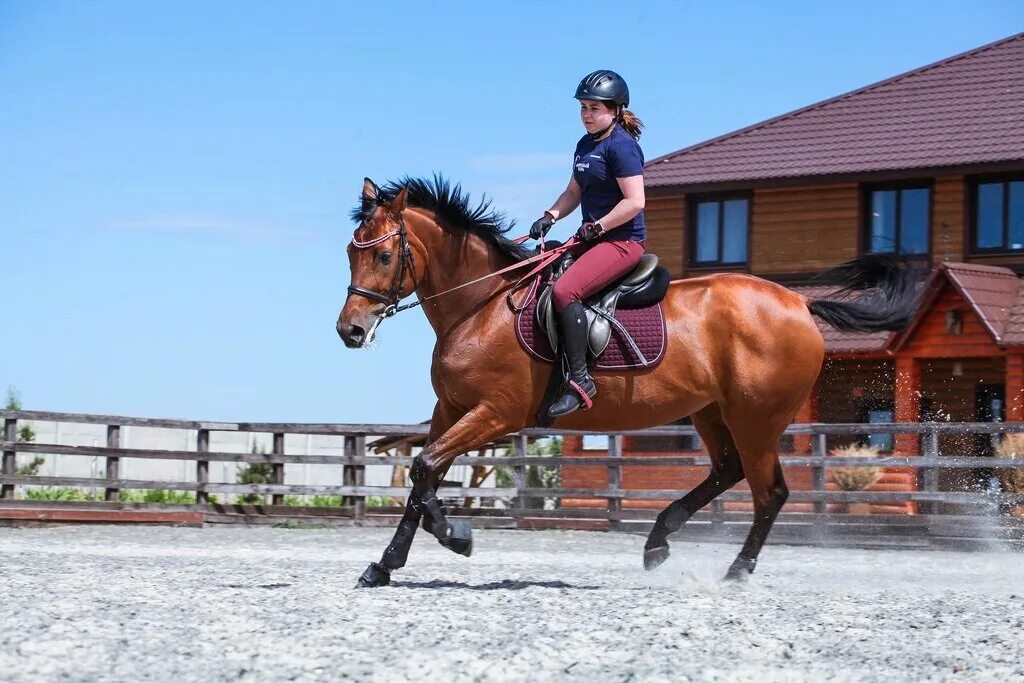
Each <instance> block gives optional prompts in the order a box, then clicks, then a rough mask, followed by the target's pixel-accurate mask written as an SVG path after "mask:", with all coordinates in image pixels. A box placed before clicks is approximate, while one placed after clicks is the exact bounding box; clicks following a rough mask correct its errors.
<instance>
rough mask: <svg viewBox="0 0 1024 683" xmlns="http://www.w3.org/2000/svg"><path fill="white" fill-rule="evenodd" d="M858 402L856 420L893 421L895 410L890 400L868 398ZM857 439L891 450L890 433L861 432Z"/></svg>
mask: <svg viewBox="0 0 1024 683" xmlns="http://www.w3.org/2000/svg"><path fill="white" fill-rule="evenodd" d="M859 403H860V404H859V406H858V410H857V422H867V423H869V424H878V423H889V422H893V421H894V420H895V419H896V411H895V408H894V406H893V403H892V401H889V400H884V399H870V400H863V401H860V402H859ZM858 441H859V442H860V443H861V444H863V445H865V446H874V447H875V448H877V449H879V450H882V451H891V450H892V447H893V441H894V440H893V435H892V434H862V435H861V436H860V438H859V439H858Z"/></svg>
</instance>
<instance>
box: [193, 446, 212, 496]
mask: <svg viewBox="0 0 1024 683" xmlns="http://www.w3.org/2000/svg"><path fill="white" fill-rule="evenodd" d="M196 452H197V453H209V452H210V430H209V429H200V430H199V431H198V432H196ZM209 482H210V461H209V460H202V459H197V460H196V483H197V484H199V489H197V490H196V504H197V505H206V504H207V503H209V502H210V494H209V493H207V492H206V491H205V490H203V486H204V485H205V484H208V483H209Z"/></svg>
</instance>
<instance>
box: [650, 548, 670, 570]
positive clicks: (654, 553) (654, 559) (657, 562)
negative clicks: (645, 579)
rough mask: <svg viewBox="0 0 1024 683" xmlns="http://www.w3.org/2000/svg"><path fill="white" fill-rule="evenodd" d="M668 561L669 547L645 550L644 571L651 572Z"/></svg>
mask: <svg viewBox="0 0 1024 683" xmlns="http://www.w3.org/2000/svg"><path fill="white" fill-rule="evenodd" d="M667 559H668V546H667V545H659V546H658V547H657V548H645V549H644V569H646V570H647V571H651V570H652V569H654V568H655V567H660V566H661V565H662V563H663V562H664V561H665V560H667Z"/></svg>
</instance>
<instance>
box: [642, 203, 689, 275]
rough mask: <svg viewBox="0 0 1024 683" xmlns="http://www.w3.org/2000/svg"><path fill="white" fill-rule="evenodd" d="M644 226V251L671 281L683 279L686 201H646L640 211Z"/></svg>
mask: <svg viewBox="0 0 1024 683" xmlns="http://www.w3.org/2000/svg"><path fill="white" fill-rule="evenodd" d="M644 220H645V221H646V223H647V251H649V252H653V253H655V254H657V255H658V261H659V263H661V265H663V266H665V267H666V268H668V272H669V273H670V274H671V275H672V278H673V279H679V278H681V277H683V258H684V251H683V250H684V248H685V247H684V244H683V242H684V237H685V235H686V200H685V199H684V198H683V196H682V195H678V196H675V197H648V198H647V204H646V206H645V207H644Z"/></svg>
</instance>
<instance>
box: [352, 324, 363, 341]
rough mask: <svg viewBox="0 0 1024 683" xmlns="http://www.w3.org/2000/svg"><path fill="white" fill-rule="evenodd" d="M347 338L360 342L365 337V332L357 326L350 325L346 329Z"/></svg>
mask: <svg viewBox="0 0 1024 683" xmlns="http://www.w3.org/2000/svg"><path fill="white" fill-rule="evenodd" d="M348 336H349V338H350V339H352V340H353V341H362V340H363V339H364V338H365V337H366V330H364V329H363V328H362V327H360V326H359V325H351V326H349V328H348Z"/></svg>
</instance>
